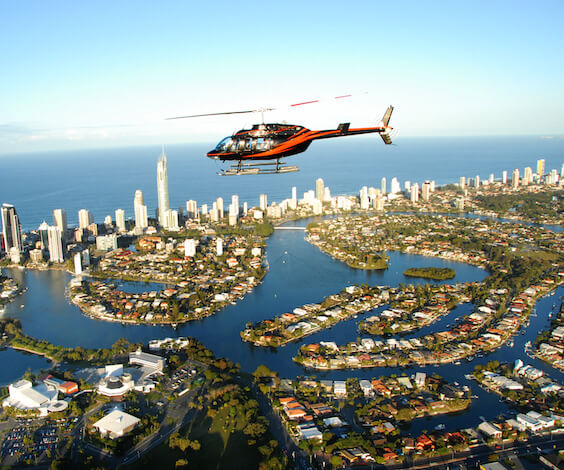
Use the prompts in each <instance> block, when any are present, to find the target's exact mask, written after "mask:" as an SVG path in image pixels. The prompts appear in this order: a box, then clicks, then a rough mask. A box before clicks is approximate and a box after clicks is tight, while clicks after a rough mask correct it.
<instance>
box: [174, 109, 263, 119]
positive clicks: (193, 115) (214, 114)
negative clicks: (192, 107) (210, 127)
mask: <svg viewBox="0 0 564 470" xmlns="http://www.w3.org/2000/svg"><path fill="white" fill-rule="evenodd" d="M256 112H258V111H257V110H255V109H251V110H249V111H229V112H226V113H206V114H190V115H189V116H176V117H169V118H165V121H170V120H172V119H186V118H196V117H203V116H222V115H224V114H246V113H256Z"/></svg>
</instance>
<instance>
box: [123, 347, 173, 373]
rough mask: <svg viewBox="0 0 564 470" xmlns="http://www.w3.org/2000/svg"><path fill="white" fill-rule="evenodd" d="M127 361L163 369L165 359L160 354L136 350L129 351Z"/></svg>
mask: <svg viewBox="0 0 564 470" xmlns="http://www.w3.org/2000/svg"><path fill="white" fill-rule="evenodd" d="M129 363H130V364H137V365H140V366H143V367H149V368H151V369H156V370H159V371H162V370H163V369H164V366H165V363H166V359H165V358H163V357H161V356H156V355H155V354H149V353H146V352H142V351H140V350H137V351H135V352H132V353H129Z"/></svg>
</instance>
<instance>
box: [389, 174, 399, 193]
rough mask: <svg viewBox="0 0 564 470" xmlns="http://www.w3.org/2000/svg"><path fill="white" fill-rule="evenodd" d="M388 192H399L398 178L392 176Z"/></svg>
mask: <svg viewBox="0 0 564 470" xmlns="http://www.w3.org/2000/svg"><path fill="white" fill-rule="evenodd" d="M390 192H391V193H392V194H396V193H401V184H400V182H399V181H398V179H397V178H396V177H395V176H394V177H393V178H392V182H391V184H390Z"/></svg>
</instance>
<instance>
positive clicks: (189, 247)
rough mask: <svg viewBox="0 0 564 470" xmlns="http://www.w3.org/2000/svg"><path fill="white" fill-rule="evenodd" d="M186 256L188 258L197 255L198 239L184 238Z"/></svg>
mask: <svg viewBox="0 0 564 470" xmlns="http://www.w3.org/2000/svg"><path fill="white" fill-rule="evenodd" d="M184 256H185V257H187V258H193V257H194V256H196V240H194V239H192V238H188V239H186V240H184Z"/></svg>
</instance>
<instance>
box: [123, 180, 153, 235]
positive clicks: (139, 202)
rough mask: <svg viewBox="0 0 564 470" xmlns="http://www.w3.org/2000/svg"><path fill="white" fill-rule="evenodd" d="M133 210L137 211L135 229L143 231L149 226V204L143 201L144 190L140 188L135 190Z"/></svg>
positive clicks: (139, 231) (138, 231)
mask: <svg viewBox="0 0 564 470" xmlns="http://www.w3.org/2000/svg"><path fill="white" fill-rule="evenodd" d="M133 210H134V211H135V231H136V232H137V233H143V230H145V229H146V228H147V227H148V226H149V222H148V220H147V206H146V205H145V202H144V201H143V191H141V190H140V189H138V190H137V191H135V198H134V199H133ZM116 219H117V218H116Z"/></svg>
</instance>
